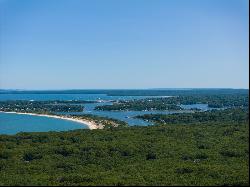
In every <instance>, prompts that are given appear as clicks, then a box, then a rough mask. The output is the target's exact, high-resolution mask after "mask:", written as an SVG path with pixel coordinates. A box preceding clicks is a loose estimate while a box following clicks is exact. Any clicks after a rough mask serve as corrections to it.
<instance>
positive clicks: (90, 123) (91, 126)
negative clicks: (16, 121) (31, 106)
mask: <svg viewBox="0 0 250 187" xmlns="http://www.w3.org/2000/svg"><path fill="white" fill-rule="evenodd" d="M0 112H3V113H9V114H24V115H31V116H42V117H48V118H57V119H63V120H69V121H74V122H77V123H81V124H83V125H86V126H87V127H88V128H89V129H90V130H92V129H102V128H103V127H102V126H98V125H97V124H96V123H95V122H94V121H90V120H86V119H76V118H72V117H64V116H57V115H48V114H36V113H25V112H5V111H0Z"/></svg>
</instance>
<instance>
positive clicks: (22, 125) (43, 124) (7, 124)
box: [0, 112, 88, 134]
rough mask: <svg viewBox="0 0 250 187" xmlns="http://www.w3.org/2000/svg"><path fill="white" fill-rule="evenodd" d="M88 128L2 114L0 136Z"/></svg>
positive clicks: (21, 115) (75, 123) (36, 117)
mask: <svg viewBox="0 0 250 187" xmlns="http://www.w3.org/2000/svg"><path fill="white" fill-rule="evenodd" d="M87 128H88V127H87V126H85V125H83V124H81V123H77V122H73V121H68V120H62V119H55V118H48V117H42V116H30V115H25V114H9V113H3V112H0V134H16V133H18V132H48V131H67V130H74V129H87Z"/></svg>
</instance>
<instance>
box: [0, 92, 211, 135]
mask: <svg viewBox="0 0 250 187" xmlns="http://www.w3.org/2000/svg"><path fill="white" fill-rule="evenodd" d="M149 97H151V98H152V96H108V95H106V94H0V101H6V100H35V101H44V100H88V101H97V100H104V101H107V102H100V103H89V104H84V110H83V112H80V113H71V114H93V115H98V116H102V117H109V118H114V119H118V120H122V121H125V122H127V123H128V125H130V126H133V125H139V126H148V125H153V123H151V122H148V121H144V120H141V119H136V118H134V117H135V116H137V115H143V114H151V113H153V114H156V113H161V114H166V115H167V114H171V113H178V112H180V111H96V110H94V108H95V107H96V106H100V105H107V104H112V103H111V102H108V101H110V100H131V99H144V98H149ZM182 107H183V108H184V109H186V110H189V109H190V108H194V107H196V108H200V109H202V110H207V109H208V106H207V105H206V104H198V105H186V106H185V105H182ZM181 112H183V111H181ZM0 114H1V113H0ZM17 119H19V120H17ZM78 128H86V127H84V126H83V125H81V124H78V123H76V122H72V121H67V120H60V119H52V118H46V117H37V116H24V115H22V116H21V115H17V114H6V115H5V114H1V115H0V134H2V133H6V132H7V133H12V134H13V133H16V132H20V131H23V132H38V131H39V132H47V131H63V130H72V129H78Z"/></svg>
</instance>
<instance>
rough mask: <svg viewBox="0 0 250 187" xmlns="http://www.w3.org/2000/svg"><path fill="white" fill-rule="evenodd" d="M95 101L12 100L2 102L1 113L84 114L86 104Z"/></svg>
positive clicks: (0, 103) (0, 102)
mask: <svg viewBox="0 0 250 187" xmlns="http://www.w3.org/2000/svg"><path fill="white" fill-rule="evenodd" d="M92 102H93V101H81V100H79V101H77V100H72V101H59V100H56V101H27V100H16V101H15V100H13V101H12V100H10V101H0V111H5V112H13V111H14V112H28V113H43V114H48V113H54V112H82V111H83V109H84V106H83V105H80V104H85V103H92Z"/></svg>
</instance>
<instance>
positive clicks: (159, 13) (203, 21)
mask: <svg viewBox="0 0 250 187" xmlns="http://www.w3.org/2000/svg"><path fill="white" fill-rule="evenodd" d="M0 41H1V42H0V89H23V90H68V89H155V88H159V89H162V88H177V89H178V88H235V89H238V88H239V89H249V52H248V51H249V1H247V0H220V1H218V0H203V1H200V0H189V1H186V0H169V1H165V0H156V1H155V0H147V1H146V0H135V1H134V0H126V1H122V0H121V1H115V0H107V1H101V0H91V1H89V0H86V1H81V0H72V1H69V0H61V1H57V0H36V1H34V0H22V1H20V0H9V1H8V0H0Z"/></svg>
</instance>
